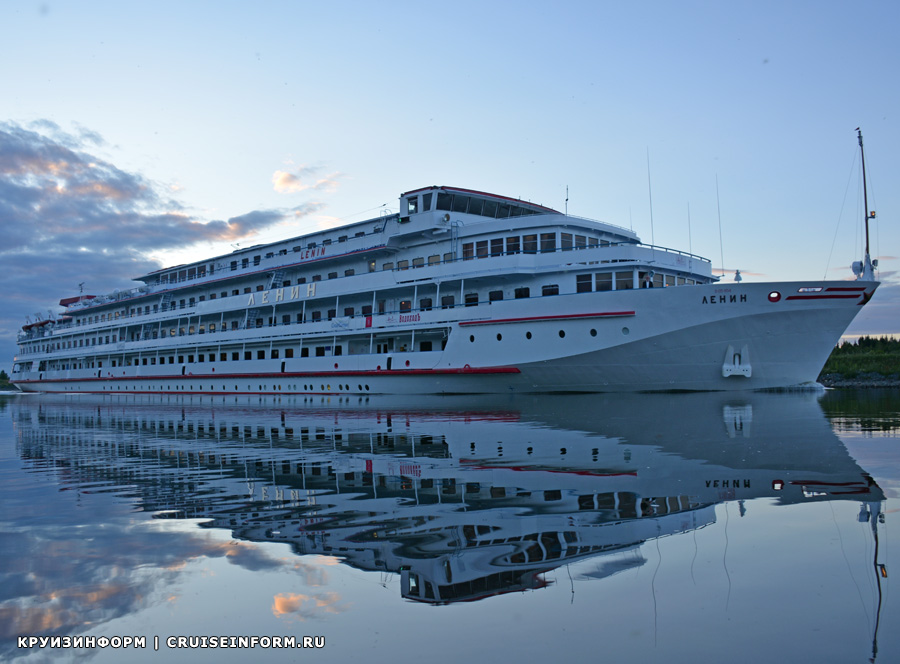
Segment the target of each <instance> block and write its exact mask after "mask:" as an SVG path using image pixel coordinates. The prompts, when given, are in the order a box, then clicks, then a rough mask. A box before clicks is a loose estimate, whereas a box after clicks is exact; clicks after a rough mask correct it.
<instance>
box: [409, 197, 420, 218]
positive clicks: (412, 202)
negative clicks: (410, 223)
mask: <svg viewBox="0 0 900 664" xmlns="http://www.w3.org/2000/svg"><path fill="white" fill-rule="evenodd" d="M418 211H419V197H418V196H410V197H409V198H407V199H406V214H416V213H417V212H418Z"/></svg>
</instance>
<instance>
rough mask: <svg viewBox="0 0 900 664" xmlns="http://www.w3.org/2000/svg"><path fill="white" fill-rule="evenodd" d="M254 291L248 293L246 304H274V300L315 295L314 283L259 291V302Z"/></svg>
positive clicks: (279, 300)
mask: <svg viewBox="0 0 900 664" xmlns="http://www.w3.org/2000/svg"><path fill="white" fill-rule="evenodd" d="M256 295H257V294H256V293H250V299H249V300H248V301H247V306H248V307H250V306H253V305H256V304H274V303H276V302H284V301H285V299H288V300H300V299H304V298H308V297H315V296H316V283H315V282H312V283H309V284H303V285H301V286H286V287H284V288H275V289H273V290H267V291H263V292H261V293H259V302H257V301H256Z"/></svg>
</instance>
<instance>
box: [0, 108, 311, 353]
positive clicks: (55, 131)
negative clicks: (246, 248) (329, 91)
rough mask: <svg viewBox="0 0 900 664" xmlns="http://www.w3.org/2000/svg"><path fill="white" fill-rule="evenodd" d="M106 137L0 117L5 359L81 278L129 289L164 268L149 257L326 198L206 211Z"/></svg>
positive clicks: (253, 231) (289, 217)
mask: <svg viewBox="0 0 900 664" xmlns="http://www.w3.org/2000/svg"><path fill="white" fill-rule="evenodd" d="M103 145H105V141H104V139H103V137H102V136H100V134H98V133H97V132H95V131H92V130H90V129H88V128H85V127H80V126H77V125H76V126H75V128H74V130H73V131H71V132H68V131H64V130H63V129H61V128H60V127H59V125H57V124H56V123H54V122H52V121H49V120H37V121H34V122H31V123H29V124H28V125H27V126H23V125H20V124H16V123H9V122H0V233H2V237H3V243H2V246H0V261H2V264H3V267H4V269H3V270H2V271H0V292H2V293H3V300H2V302H0V304H2V306H0V352H2V353H3V357H4V360H5V362H4V361H3V360H0V365H2V364H5V363H6V362H8V361H9V360H10V359H11V358H12V355H13V354H14V352H15V351H14V339H15V334H16V333H17V331H18V330H19V328H20V326H21V325H22V324H23V323H24V322H25V316H26V315H33V314H34V312H35V311H38V310H40V311H46V310H47V309H48V308H53V309H54V310H56V309H57V308H58V307H57V302H58V301H59V299H60V298H61V297H66V296H69V295H74V294H76V293H77V288H78V284H79V283H81V282H85V283H86V284H87V289H88V290H87V291H86V292H93V291H96V290H97V289H99V291H100V293H106V292H110V291H112V290H114V289H116V288H120V289H122V288H130V287H132V286H133V285H134V283H133V281H132V280H133V278H134V277H135V276H138V275H140V274H145V273H147V272H151V271H153V270H157V269H159V268H161V267H164V266H163V265H161V264H159V263H158V262H157V261H154V260H152V259H150V258H149V256H150V255H152V254H153V253H155V252H159V251H165V250H172V249H182V248H185V247H190V246H192V245H196V244H200V243H209V242H215V241H228V242H232V243H233V242H236V241H238V240H246V239H249V238H252V237H254V236H256V235H258V234H260V233H261V232H262V231H264V230H267V229H270V228H272V227H274V226H277V225H278V224H281V223H284V222H287V221H296V219H297V218H298V217H305V216H307V215H309V214H312V213H314V212H316V211H317V210H319V209H320V208H321V207H322V205H321V203H315V202H308V203H304V204H301V205H298V206H296V207H293V208H276V209H269V210H254V211H251V212H247V213H245V214H241V215H238V216H234V217H230V218H228V219H224V220H207V219H201V218H198V217H197V216H195V215H193V214H192V213H191V212H190V211H189V210H187V209H185V207H184V206H183V205H182V204H181V203H180V202H179V201H178V200H176V199H174V198H173V197H172V195H171V194H172V192H171V191H170V190H168V189H167V188H166V187H164V186H162V185H161V184H159V183H156V182H153V181H151V180H149V179H148V178H146V177H144V176H143V175H141V174H140V173H133V172H128V171H125V170H123V169H121V168H118V167H117V166H116V165H115V164H113V163H110V162H109V161H108V160H106V159H103V158H101V157H100V156H99V155H98V154H96V148H98V147H100V146H103ZM315 171H316V169H300V170H299V171H298V172H297V177H301V176H302V177H304V178H305V177H307V175H309V174H311V173H313V172H315ZM327 181H328V180H327V178H326V179H320V180H319V183H314V184H313V185H312V187H311V188H327V185H326V184H325V183H326V182H327ZM320 183H321V184H320ZM97 294H99V293H97Z"/></svg>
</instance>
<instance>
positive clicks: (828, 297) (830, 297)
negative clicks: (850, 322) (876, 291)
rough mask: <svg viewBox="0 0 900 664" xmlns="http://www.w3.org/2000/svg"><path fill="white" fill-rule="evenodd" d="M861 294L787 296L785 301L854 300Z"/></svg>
mask: <svg viewBox="0 0 900 664" xmlns="http://www.w3.org/2000/svg"><path fill="white" fill-rule="evenodd" d="M861 295H862V293H853V294H851V295H789V296H788V297H786V298H784V299H785V300H847V299H850V300H856V299H858V298H859V297H860V296H861Z"/></svg>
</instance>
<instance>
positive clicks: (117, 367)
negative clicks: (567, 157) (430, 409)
mask: <svg viewBox="0 0 900 664" xmlns="http://www.w3.org/2000/svg"><path fill="white" fill-rule="evenodd" d="M861 265H862V264H859V265H858V266H857V267H858V268H859V269H857V273H858V274H857V276H858V277H859V278H858V279H857V280H855V281H801V282H778V283H747V282H741V281H738V280H736V281H734V282H728V283H725V282H724V281H722V280H721V279H720V278H719V277H717V276H714V275H713V273H712V267H711V263H710V261H709V260H708V259H705V258H702V257H700V256H696V255H693V254H691V253H686V252H683V251H677V250H673V249H667V248H662V247H657V246H652V245H647V244H644V243H642V242H641V240H640V239H639V237H638V236H637V235H636V234H635V233H634V232H633V231H631V230H629V229H626V228H621V227H618V226H614V225H612V224H609V223H604V222H599V221H593V220H589V219H584V218H580V217H576V216H572V215H569V214H566V213H563V212H560V211H558V210H554V209H551V208H549V207H545V206H542V205H537V204H534V203H531V202H527V201H524V200H520V199H513V198H508V197H505V196H499V195H495V194H490V193H485V192H480V191H473V190H469V189H461V188H456V187H448V186H431V187H425V188H421V189H415V190H413V191H408V192H406V193H404V194H402V195H401V196H400V200H399V212H398V213H395V214H382V215H380V216H378V217H376V218H372V219H368V220H366V221H361V222H357V223H353V224H349V225H346V226H343V227H340V228H334V229H329V230H319V231H316V232H313V233H309V234H307V235H302V236H299V237H295V238H291V239H287V240H283V241H278V242H274V243H271V244H265V245H257V246H253V247H249V248H240V249H238V250H236V251H234V252H233V253H230V254H226V255H222V256H216V257H214V258H210V259H207V260H201V261H197V262H194V263H190V264H185V265H178V266H175V267H169V268H166V269H162V270H158V271H156V272H152V273H150V274H145V275H142V276H140V277H137V278H136V281H137V282H140V285H139V286H138V287H136V288H133V289H130V290H127V291H116V292H113V293H110V294H107V295H97V296H94V295H87V294H79V295H76V296H75V297H69V298H65V299H62V300H60V305H61V306H62V307H64V311H63V312H62V313H60V314H58V315H56V316H53V317H51V318H49V319H46V320H39V321H34V322H29V324H27V325H25V326H24V327H23V329H22V332H21V333H20V335H19V341H18V344H19V346H18V353H17V355H16V357H15V359H14V365H13V373H12V382H13V383H14V384H15V385H17V386H18V387H19V388H20V389H21V390H24V391H41V392H93V393H110V392H112V393H214V394H319V393H325V394H328V393H331V394H369V393H372V394H377V393H383V394H388V393H389V394H423V393H430V394H441V393H447V394H453V393H456V394H460V393H466V394H472V393H509V392H515V393H547V392H604V391H672V390H747V389H771V388H785V387H791V386H797V385H803V384H812V383H814V382H815V380H816V378H817V377H818V374H819V372H820V370H821V368H822V366H823V365H824V363H825V361H826V359H827V358H828V355H829V353H830V352H831V350H832V348H833V347H834V345H835V343H836V342H837V341H838V340H839V338H840V336H841V334H842V333H843V332H844V331H845V330H846V328H847V326H848V325H849V324H850V322H851V321H852V320H853V318H854V316H855V315H856V314H857V313H858V312H859V311H860V310H861V305H863V304H865V303H866V302H868V300H869V299H870V298H871V297H872V294H873V293H874V291H875V289H876V288H877V286H878V283H877V282H876V281H875V279H874V276H873V271H872V267H871V261H870V260H869V258H868V252H867V256H866V260H865V268H862V267H860V266H861Z"/></svg>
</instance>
